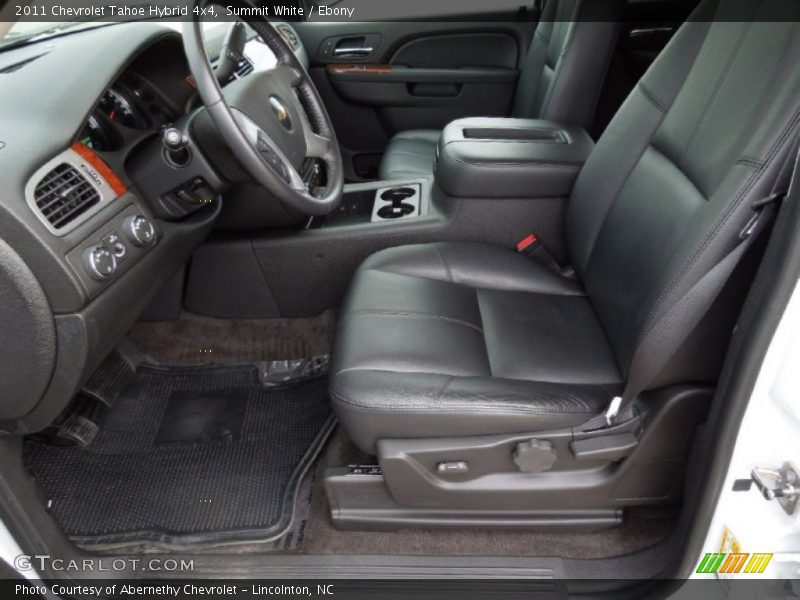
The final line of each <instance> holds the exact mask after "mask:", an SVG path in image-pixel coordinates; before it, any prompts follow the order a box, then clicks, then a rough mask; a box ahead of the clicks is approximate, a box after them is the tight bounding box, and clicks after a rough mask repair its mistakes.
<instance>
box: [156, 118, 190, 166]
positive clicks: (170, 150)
mask: <svg viewBox="0 0 800 600" xmlns="http://www.w3.org/2000/svg"><path fill="white" fill-rule="evenodd" d="M161 143H162V144H164V158H166V159H167V162H168V163H170V164H171V165H172V166H173V167H177V168H182V167H185V166H186V165H187V164H189V159H191V153H190V152H189V147H188V146H189V145H188V143H187V142H186V139H184V137H183V133H182V132H181V130H180V129H178V128H176V127H167V128H166V129H165V130H164V131H163V132H162V134H161Z"/></svg>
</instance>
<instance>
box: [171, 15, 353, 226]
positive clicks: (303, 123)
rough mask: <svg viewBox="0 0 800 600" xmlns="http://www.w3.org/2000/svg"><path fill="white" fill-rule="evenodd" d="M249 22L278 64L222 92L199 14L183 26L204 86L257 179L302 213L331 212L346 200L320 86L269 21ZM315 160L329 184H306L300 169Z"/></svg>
mask: <svg viewBox="0 0 800 600" xmlns="http://www.w3.org/2000/svg"><path fill="white" fill-rule="evenodd" d="M233 3H234V2H230V1H229V2H228V4H233ZM208 4H209V3H208V2H207V0H196V2H195V5H196V6H201V5H202V6H206V5H208ZM201 12H202V11H194V14H198V13H201ZM245 21H246V22H247V23H248V24H249V25H250V26H251V27H252V28H253V29H254V30H255V32H256V33H257V34H258V35H259V36H261V39H262V40H263V41H264V43H265V44H266V45H267V47H268V48H269V49H270V50H272V52H273V53H274V54H275V57H276V58H277V66H276V67H275V68H273V69H270V70H266V71H254V72H253V73H251V74H250V75H248V76H247V77H243V78H241V79H238V80H235V81H233V82H231V83H229V84H228V85H227V86H226V87H225V92H224V93H223V91H222V89H221V88H220V85H219V83H218V82H217V78H216V76H215V75H214V69H213V68H212V66H211V64H210V62H209V59H208V56H207V54H206V51H205V46H204V44H203V32H202V22H201V21H200V20H199V18H198V17H195V18H194V20H193V21H189V22H186V23H184V25H183V46H184V50H185V52H186V58H187V60H188V61H189V69H190V70H191V72H192V75H193V76H194V78H195V81H196V83H197V91H198V93H199V94H200V98H201V99H202V101H203V104H204V105H205V107H206V109H207V110H208V112H209V115H210V116H211V119H212V120H213V121H214V124H215V125H216V126H217V129H218V130H219V132H220V134H221V135H222V138H223V139H224V141H225V143H226V144H227V145H228V147H229V148H230V150H231V152H232V153H233V154H234V156H235V157H236V158H237V159H238V161H239V164H240V165H241V166H242V167H243V168H244V169H245V171H247V173H248V174H249V175H250V176H251V177H252V178H253V179H254V180H255V181H256V183H258V184H260V185H262V186H263V187H265V188H266V189H268V190H269V191H270V192H271V193H272V194H273V195H274V196H275V197H276V198H278V200H280V201H281V202H283V203H285V204H286V205H287V206H288V207H290V208H293V209H294V210H296V211H298V212H300V213H302V214H306V215H324V214H327V213H329V212H331V211H332V210H334V209H335V208H336V206H337V205H338V204H339V201H340V200H341V197H342V189H343V186H344V167H343V164H342V156H341V153H340V151H339V144H338V142H337V141H336V134H335V133H334V130H333V124H332V123H331V120H330V117H329V116H328V113H327V111H326V110H325V106H324V105H323V103H322V99H321V98H320V96H319V94H318V93H317V90H316V88H315V87H314V83H313V82H312V81H311V78H310V77H309V75H308V73H307V72H306V70H305V69H304V68H303V65H302V64H301V63H300V61H299V60H298V59H297V56H296V55H295V53H294V51H293V50H292V49H291V48H290V47H289V45H288V44H287V42H286V41H285V40H284V39H283V37H282V36H281V35H280V34H279V33H278V32H277V31H276V30H275V28H274V27H273V26H272V25H271V24H270V23H269V21H268V20H267V19H266V18H263V17H259V16H252V17H248V18H247V19H246V20H245ZM308 158H316V159H319V160H320V161H321V162H322V163H323V165H324V167H325V175H326V185H325V187H323V188H317V189H315V190H309V189H308V188H307V186H306V184H305V182H304V181H303V177H302V175H301V174H300V171H301V169H302V168H303V164H304V162H306V159H308Z"/></svg>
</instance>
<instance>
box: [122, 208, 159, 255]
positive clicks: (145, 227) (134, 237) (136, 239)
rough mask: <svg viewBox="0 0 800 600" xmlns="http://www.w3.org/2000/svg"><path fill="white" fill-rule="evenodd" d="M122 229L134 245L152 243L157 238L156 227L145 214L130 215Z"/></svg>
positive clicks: (139, 245)
mask: <svg viewBox="0 0 800 600" xmlns="http://www.w3.org/2000/svg"><path fill="white" fill-rule="evenodd" d="M122 230H123V231H124V232H125V237H127V238H128V239H129V240H130V242H131V243H132V244H133V245H134V246H138V247H140V248H141V247H144V246H149V245H150V244H152V243H153V242H154V241H155V239H156V228H155V227H154V226H153V223H152V222H151V221H150V219H148V218H147V217H145V216H144V215H130V216H129V217H126V218H125V221H124V222H123V224H122Z"/></svg>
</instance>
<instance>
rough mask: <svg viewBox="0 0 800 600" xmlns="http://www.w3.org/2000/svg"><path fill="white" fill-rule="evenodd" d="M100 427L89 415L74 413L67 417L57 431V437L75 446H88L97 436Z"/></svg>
mask: <svg viewBox="0 0 800 600" xmlns="http://www.w3.org/2000/svg"><path fill="white" fill-rule="evenodd" d="M99 431H100V427H99V426H98V425H97V423H95V422H94V421H92V420H91V419H88V418H87V417H84V416H83V415H80V414H77V413H73V414H71V415H70V416H69V417H67V418H66V419H65V420H64V422H63V423H62V424H61V426H60V427H59V428H58V431H57V432H56V437H57V438H59V439H60V440H64V441H67V442H69V443H71V444H73V445H75V446H80V447H81V448H86V447H87V446H89V444H91V443H92V441H94V438H96V437H97V433H98V432H99Z"/></svg>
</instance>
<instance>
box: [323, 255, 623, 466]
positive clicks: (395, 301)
mask: <svg viewBox="0 0 800 600" xmlns="http://www.w3.org/2000/svg"><path fill="white" fill-rule="evenodd" d="M620 381H621V377H620V374H619V370H618V368H617V366H616V363H615V360H614V357H613V355H612V353H611V350H610V348H609V345H608V341H607V340H606V336H605V333H604V332H603V330H602V328H601V327H600V325H599V323H598V321H597V318H596V316H595V314H594V311H593V309H592V307H591V305H590V304H589V302H588V300H587V298H586V296H585V295H584V293H583V290H582V289H581V287H580V285H579V284H578V283H577V282H575V281H572V280H569V279H564V278H562V277H560V276H558V275H556V274H554V273H552V272H550V271H549V270H547V269H546V268H544V267H542V266H541V265H540V264H539V263H537V262H536V261H534V260H532V259H530V258H527V257H524V256H522V255H519V254H517V253H515V252H513V251H510V250H506V249H504V248H500V247H497V246H491V245H487V244H477V243H444V244H425V245H417V246H405V247H399V248H392V249H389V250H385V251H383V252H379V253H378V254H376V255H374V256H372V257H370V258H369V259H368V260H367V261H366V262H365V263H364V264H363V265H362V266H361V268H360V269H359V271H358V273H357V274H356V276H355V278H354V280H353V282H352V284H351V288H350V291H349V294H348V297H347V299H346V301H345V304H344V307H343V310H342V315H341V319H340V322H339V326H338V334H337V336H336V344H335V348H334V354H333V365H332V378H331V396H332V399H333V403H334V406H335V408H336V411H337V414H338V416H339V420H340V422H341V423H342V425H343V427H345V429H346V430H347V432H348V434H349V435H350V437H351V439H352V440H353V441H354V442H355V443H356V444H357V445H358V446H359V447H361V448H362V449H363V450H364V451H366V452H370V453H374V452H375V443H376V441H377V440H379V439H382V438H412V437H454V436H464V435H484V434H486V435H488V434H497V433H520V432H526V431H533V430H536V429H542V428H554V427H567V426H571V425H576V424H579V423H582V422H584V421H586V420H587V419H589V418H591V417H592V416H594V415H596V414H598V413H599V412H600V411H601V410H602V409H603V408H604V407H605V406H606V405H607V404H608V401H609V400H610V398H611V397H613V396H614V395H615V394H616V393H617V392H618V391H619V388H620Z"/></svg>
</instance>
